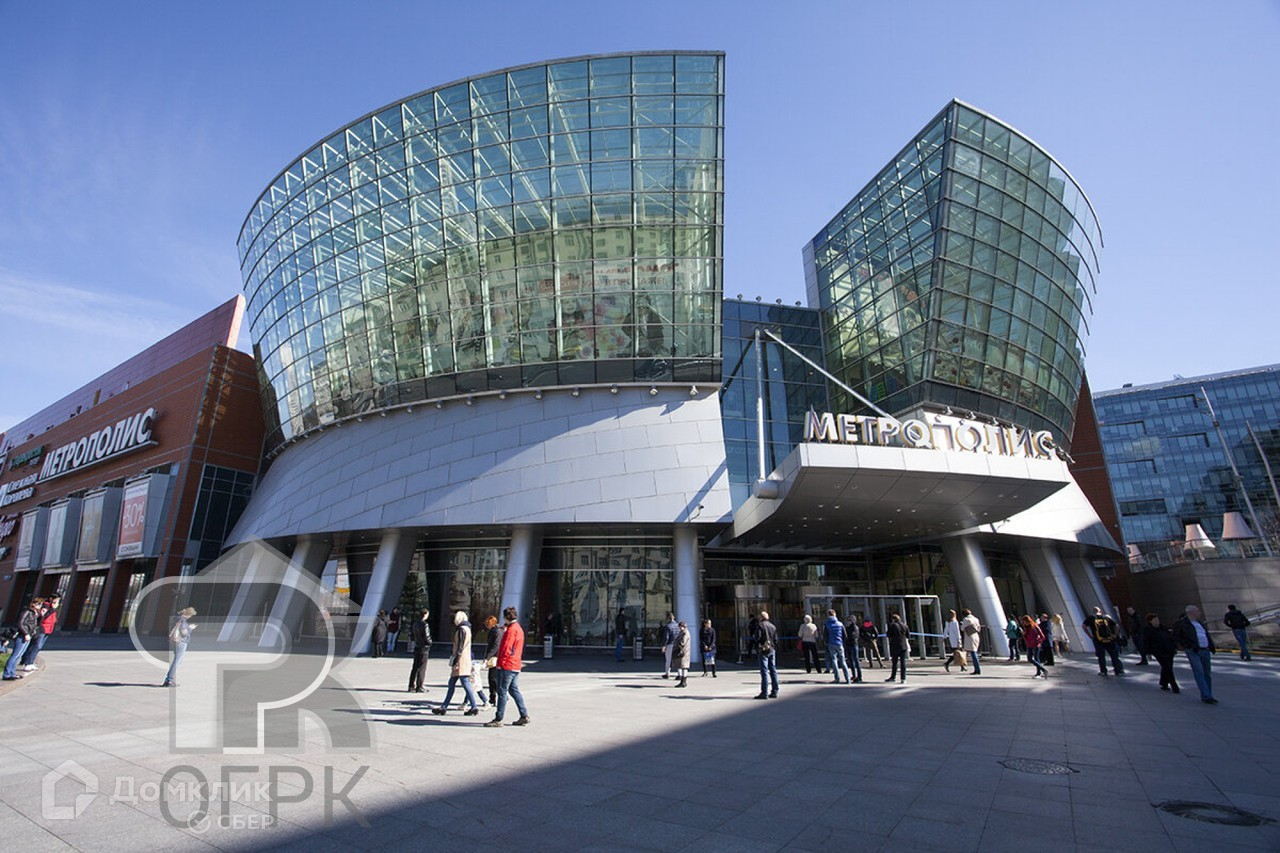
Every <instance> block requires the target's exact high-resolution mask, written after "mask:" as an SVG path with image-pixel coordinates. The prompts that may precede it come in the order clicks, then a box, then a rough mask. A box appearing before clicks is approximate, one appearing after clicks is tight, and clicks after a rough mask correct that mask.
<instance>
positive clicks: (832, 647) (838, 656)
mask: <svg viewBox="0 0 1280 853" xmlns="http://www.w3.org/2000/svg"><path fill="white" fill-rule="evenodd" d="M825 631H826V635H825V638H826V641H827V669H828V670H829V671H830V672H831V680H832V681H833V682H835V683H836V684H839V683H840V673H841V672H843V673H844V683H845V684H849V683H850V682H852V680H853V679H852V678H850V676H849V666H848V664H846V663H845V662H844V625H841V624H840V620H839V619H837V618H836V612H835V611H834V610H828V611H827V624H826V626H825Z"/></svg>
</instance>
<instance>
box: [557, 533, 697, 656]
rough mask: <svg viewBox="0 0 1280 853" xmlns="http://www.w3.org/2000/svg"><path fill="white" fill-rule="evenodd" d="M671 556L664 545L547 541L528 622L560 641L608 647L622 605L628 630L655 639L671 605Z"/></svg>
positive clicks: (647, 640)
mask: <svg viewBox="0 0 1280 853" xmlns="http://www.w3.org/2000/svg"><path fill="white" fill-rule="evenodd" d="M671 559H672V555H671V548H670V546H668V545H574V546H552V547H548V548H546V549H544V551H543V563H542V565H543V570H542V572H541V573H540V576H539V583H538V590H539V594H538V603H537V612H536V614H535V617H536V620H537V621H535V622H533V623H532V624H536V625H539V626H540V627H541V628H542V635H546V634H558V635H559V640H558V642H559V643H561V644H564V645H570V646H587V647H600V648H603V647H610V648H611V647H612V646H613V645H614V643H615V642H616V640H617V635H616V634H615V629H614V620H615V618H616V617H617V614H618V609H619V608H621V609H622V610H624V611H625V613H626V618H627V633H628V636H629V637H632V638H635V637H637V636H638V637H640V638H642V639H643V641H644V644H645V645H646V646H654V645H658V644H660V631H661V628H662V626H663V625H664V624H665V623H666V616H667V613H668V612H669V611H670V610H671V606H672V597H671V592H672V587H671V582H672V563H671ZM540 636H541V635H540Z"/></svg>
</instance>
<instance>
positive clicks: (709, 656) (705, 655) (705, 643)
mask: <svg viewBox="0 0 1280 853" xmlns="http://www.w3.org/2000/svg"><path fill="white" fill-rule="evenodd" d="M698 645H699V646H700V647H701V648H702V677H703V678H706V677H707V667H711V677H712V678H718V677H719V676H717V675H716V629H715V628H714V627H713V626H712V625H711V620H710V619H703V620H702V630H700V631H699V632H698Z"/></svg>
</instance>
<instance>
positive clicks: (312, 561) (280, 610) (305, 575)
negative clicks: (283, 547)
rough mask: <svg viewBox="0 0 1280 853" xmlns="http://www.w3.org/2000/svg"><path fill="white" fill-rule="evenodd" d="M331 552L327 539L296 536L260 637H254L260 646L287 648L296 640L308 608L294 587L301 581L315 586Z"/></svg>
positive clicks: (305, 598)
mask: <svg viewBox="0 0 1280 853" xmlns="http://www.w3.org/2000/svg"><path fill="white" fill-rule="evenodd" d="M332 551H333V542H332V540H330V539H327V538H322V537H317V536H301V537H299V538H298V543H297V545H295V546H294V549H293V557H292V558H291V559H290V561H289V569H288V571H287V572H286V573H285V577H284V582H283V585H282V586H281V587H280V592H278V593H277V594H276V601H275V604H274V605H272V607H271V615H270V616H269V617H267V624H266V626H265V627H264V628H263V630H262V637H261V638H260V639H259V640H258V645H259V646H260V647H262V648H272V647H274V646H277V645H283V646H284V647H285V648H286V649H287V648H288V646H289V644H290V643H292V642H293V641H294V640H295V639H297V637H298V632H299V630H300V629H301V628H302V620H303V618H304V617H305V616H306V614H307V611H308V609H309V608H308V600H307V596H306V595H304V594H303V593H302V592H300V591H299V589H298V586H299V585H300V584H303V583H307V584H313V585H315V586H319V582H320V576H321V574H322V573H323V572H324V566H325V563H327V562H328V561H329V554H330V553H331V552H332Z"/></svg>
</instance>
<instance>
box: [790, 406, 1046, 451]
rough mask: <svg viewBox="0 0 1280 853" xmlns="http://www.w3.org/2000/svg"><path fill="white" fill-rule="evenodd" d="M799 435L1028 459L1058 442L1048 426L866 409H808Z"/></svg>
mask: <svg viewBox="0 0 1280 853" xmlns="http://www.w3.org/2000/svg"><path fill="white" fill-rule="evenodd" d="M804 439H805V441H816V442H827V443H834V444H866V445H871V446H873V447H906V448H912V449H918V450H960V451H966V452H970V453H989V454H991V455H993V456H1015V457H1017V456H1021V457H1026V458H1029V459H1054V458H1056V457H1057V455H1058V443H1057V442H1056V441H1055V440H1054V438H1053V433H1051V432H1049V431H1048V430H1039V431H1037V432H1033V431H1031V430H1025V429H1020V428H1018V427H1013V426H1001V425H999V424H992V423H982V422H981V421H974V420H966V419H965V418H957V417H954V416H951V415H929V416H928V420H925V419H923V418H911V419H908V420H905V421H900V420H898V419H897V418H882V417H874V416H871V415H836V414H832V413H831V412H822V413H821V414H819V413H818V412H815V411H813V410H812V409H810V410H809V414H808V416H807V417H806V418H805V423H804Z"/></svg>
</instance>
